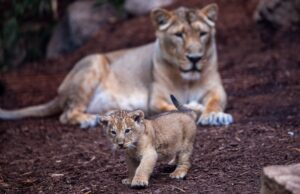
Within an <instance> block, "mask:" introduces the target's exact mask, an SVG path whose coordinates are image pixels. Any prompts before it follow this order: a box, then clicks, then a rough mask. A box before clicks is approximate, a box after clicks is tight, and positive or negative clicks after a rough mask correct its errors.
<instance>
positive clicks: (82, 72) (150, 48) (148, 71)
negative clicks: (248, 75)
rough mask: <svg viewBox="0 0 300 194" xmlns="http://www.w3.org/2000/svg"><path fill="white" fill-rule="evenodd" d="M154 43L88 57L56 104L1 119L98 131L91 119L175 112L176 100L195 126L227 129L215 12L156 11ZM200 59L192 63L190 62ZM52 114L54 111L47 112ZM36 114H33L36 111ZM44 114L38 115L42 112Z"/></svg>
mask: <svg viewBox="0 0 300 194" xmlns="http://www.w3.org/2000/svg"><path fill="white" fill-rule="evenodd" d="M151 19H152V21H153V24H154V26H155V27H156V36H157V40H156V41H155V42H154V43H151V44H148V45H145V46H140V47H138V48H133V49H124V50H121V51H115V52H111V53H106V54H95V55H90V56H87V57H85V58H84V59H82V60H81V61H79V62H78V63H77V64H76V65H75V67H74V68H73V70H72V71H71V72H70V73H69V74H68V76H67V77H66V78H65V80H64V81H63V83H62V84H61V86H60V87H59V89H58V96H57V98H56V100H55V104H53V106H52V107H51V108H52V109H49V107H48V106H46V105H45V106H44V105H42V106H38V107H31V108H30V111H27V110H28V109H21V110H15V111H6V110H2V109H0V119H1V118H2V119H17V118H23V117H29V116H46V115H50V114H53V113H56V112H58V111H57V110H60V111H62V114H61V116H60V121H61V122H62V123H66V124H80V125H81V127H91V126H95V125H96V116H95V115H93V114H95V113H99V112H100V113H105V112H109V111H111V110H114V109H125V110H136V109H141V110H143V111H146V112H149V111H151V112H162V111H169V110H174V109H175V107H174V106H173V105H172V103H171V102H170V100H169V95H170V94H175V95H176V96H177V97H178V98H179V100H180V101H181V102H184V104H186V106H188V107H189V108H192V109H194V110H195V111H197V112H199V113H200V112H202V109H201V110H200V108H199V107H202V106H204V108H203V111H204V112H203V114H202V115H201V117H200V119H199V121H198V122H199V123H201V124H203V125H207V124H208V125H222V124H223V125H227V124H230V123H231V122H232V117H231V115H229V114H226V113H224V112H223V111H224V108H225V106H226V93H225V91H224V88H223V86H222V82H221V78H220V75H219V73H218V69H217V66H218V63H217V51H216V42H215V22H216V19H217V6H216V5H215V4H210V5H208V6H206V7H204V8H203V9H188V8H179V9H176V10H175V11H172V12H171V11H167V10H164V9H156V10H153V11H152V14H151ZM195 58H197V59H199V60H196V61H194V62H193V61H192V59H195ZM53 109H55V110H56V111H50V110H53ZM35 110H36V112H35V113H34V111H35ZM41 110H42V112H43V114H39V113H40V112H41Z"/></svg>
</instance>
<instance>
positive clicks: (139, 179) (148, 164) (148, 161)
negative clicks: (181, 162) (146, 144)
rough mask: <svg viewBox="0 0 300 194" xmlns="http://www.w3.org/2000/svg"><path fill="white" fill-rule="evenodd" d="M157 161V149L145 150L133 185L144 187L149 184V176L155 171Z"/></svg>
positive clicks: (134, 186)
mask: <svg viewBox="0 0 300 194" xmlns="http://www.w3.org/2000/svg"><path fill="white" fill-rule="evenodd" d="M156 161H157V153H156V151H155V149H148V150H145V151H144V154H143V156H142V159H141V161H140V165H139V166H138V167H137V169H136V172H135V175H134V177H133V179H132V182H131V187H133V188H143V187H147V186H148V184H149V177H150V175H151V173H152V171H153V168H154V166H155V163H156Z"/></svg>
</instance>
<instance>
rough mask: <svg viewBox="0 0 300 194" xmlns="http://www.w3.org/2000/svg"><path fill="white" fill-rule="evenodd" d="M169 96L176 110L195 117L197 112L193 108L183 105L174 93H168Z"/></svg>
mask: <svg viewBox="0 0 300 194" xmlns="http://www.w3.org/2000/svg"><path fill="white" fill-rule="evenodd" d="M170 98H171V100H172V102H173V104H174V106H175V107H176V108H177V110H179V111H181V112H184V113H186V114H188V115H190V116H191V117H192V118H193V119H194V120H196V119H197V113H196V112H194V111H193V110H191V109H189V108H187V107H185V106H184V105H183V104H181V103H180V102H179V101H178V100H177V99H176V98H175V96H174V95H172V94H171V95H170Z"/></svg>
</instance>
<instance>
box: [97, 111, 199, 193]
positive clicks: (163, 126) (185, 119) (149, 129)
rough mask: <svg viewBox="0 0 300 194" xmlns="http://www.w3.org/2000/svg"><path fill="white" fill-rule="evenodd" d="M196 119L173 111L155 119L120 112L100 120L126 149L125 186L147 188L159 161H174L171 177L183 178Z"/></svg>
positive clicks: (188, 161) (114, 138)
mask: <svg viewBox="0 0 300 194" xmlns="http://www.w3.org/2000/svg"><path fill="white" fill-rule="evenodd" d="M194 119H195V117H192V116H191V115H189V114H186V113H183V112H179V111H173V112H169V113H166V114H161V115H159V116H157V117H155V118H154V119H144V114H143V112H142V111H140V110H138V111H134V112H127V111H117V112H114V113H112V114H110V115H109V116H103V117H101V118H100V122H101V123H102V124H103V125H104V126H105V128H106V132H107V133H108V135H109V137H110V139H111V141H112V142H113V143H114V145H115V146H116V147H119V148H123V149H125V152H126V163H127V167H128V174H129V175H128V178H126V179H124V180H122V183H123V184H127V185H131V186H132V187H145V186H147V185H148V180H149V177H150V175H151V173H152V171H153V168H154V166H155V163H156V161H157V160H158V159H161V158H162V159H166V158H167V159H172V163H173V164H175V165H176V169H175V170H174V172H172V173H171V174H170V177H171V178H177V179H181V178H184V177H185V176H186V174H187V172H188V169H189V168H190V166H191V164H190V156H191V154H192V150H193V143H194V140H195V134H196V129H197V126H196V124H195V120H194Z"/></svg>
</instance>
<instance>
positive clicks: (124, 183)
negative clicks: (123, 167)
mask: <svg viewBox="0 0 300 194" xmlns="http://www.w3.org/2000/svg"><path fill="white" fill-rule="evenodd" d="M131 180H132V179H130V178H126V179H123V180H122V184H123V185H131Z"/></svg>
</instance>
